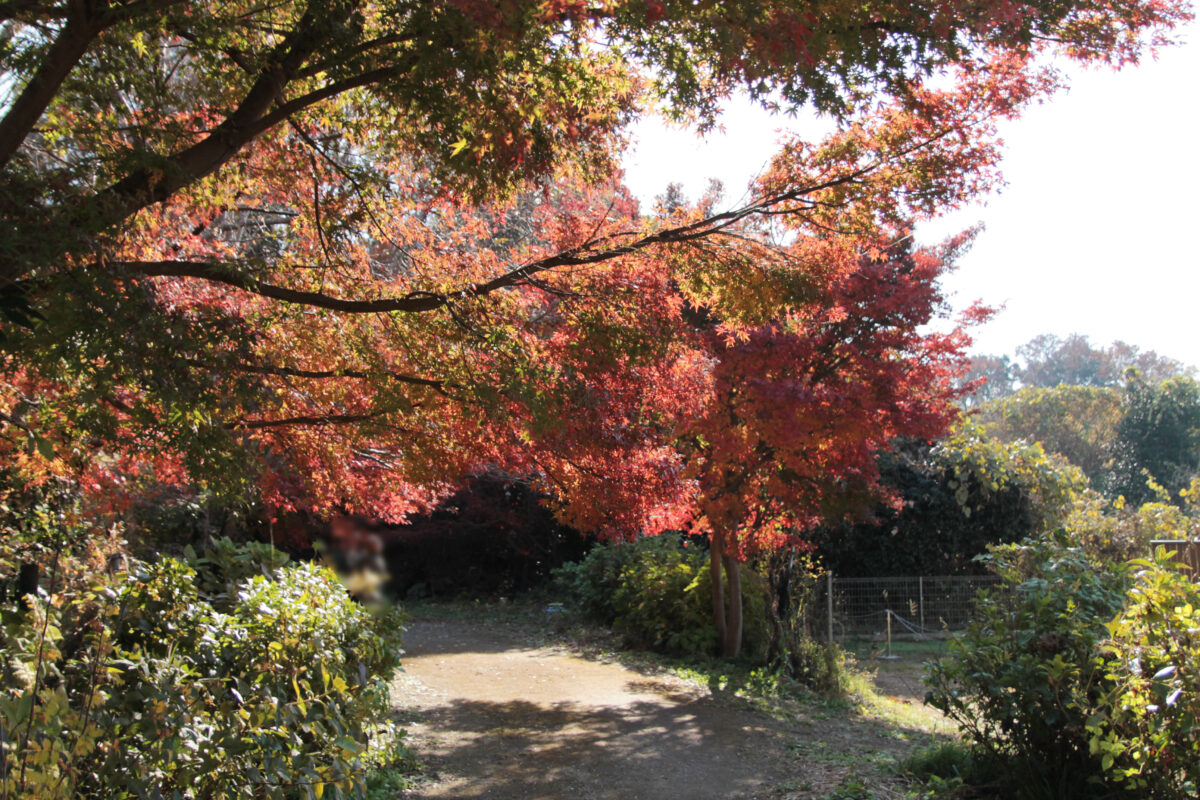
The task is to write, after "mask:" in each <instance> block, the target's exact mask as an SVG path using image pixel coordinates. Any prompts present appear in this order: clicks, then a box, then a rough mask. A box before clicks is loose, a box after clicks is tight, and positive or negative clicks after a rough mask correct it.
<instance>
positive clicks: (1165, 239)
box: [626, 24, 1200, 366]
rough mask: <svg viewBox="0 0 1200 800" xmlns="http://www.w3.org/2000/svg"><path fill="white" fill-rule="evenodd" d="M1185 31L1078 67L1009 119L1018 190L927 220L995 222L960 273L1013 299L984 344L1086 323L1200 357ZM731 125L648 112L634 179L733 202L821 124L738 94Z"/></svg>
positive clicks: (1198, 58)
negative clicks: (1171, 43)
mask: <svg viewBox="0 0 1200 800" xmlns="http://www.w3.org/2000/svg"><path fill="white" fill-rule="evenodd" d="M1183 38H1185V40H1186V43H1185V44H1184V45H1182V46H1180V47H1175V48H1170V49H1167V50H1164V51H1163V52H1162V53H1161V54H1160V56H1159V59H1158V60H1157V61H1149V60H1147V61H1146V62H1145V63H1143V64H1141V65H1140V66H1138V67H1135V68H1130V69H1126V70H1125V71H1123V72H1120V73H1114V72H1112V71H1110V70H1104V71H1102V72H1101V71H1090V70H1082V69H1076V70H1073V71H1072V72H1071V73H1070V74H1071V89H1070V91H1069V92H1067V93H1064V94H1059V95H1057V96H1055V97H1054V98H1052V99H1051V100H1050V101H1049V102H1048V103H1047V104H1045V105H1042V106H1038V107H1036V108H1032V109H1030V110H1028V111H1027V112H1026V114H1025V115H1024V117H1023V118H1022V119H1021V120H1019V121H1018V122H1015V123H1012V124H1009V125H1007V126H1005V127H1004V128H1003V129H1002V131H1003V135H1004V139H1005V142H1006V144H1007V147H1006V155H1005V159H1004V165H1003V169H1004V175H1005V178H1006V180H1007V181H1008V185H1007V187H1006V188H1005V189H1004V191H1003V192H1002V193H1001V194H999V195H998V196H994V197H992V198H990V199H989V201H988V203H987V205H986V206H984V207H974V208H970V209H965V210H964V211H962V212H959V213H957V214H955V215H953V217H951V218H948V219H946V220H939V221H938V222H937V223H935V224H933V225H929V226H926V227H924V228H922V237H923V238H927V239H929V240H937V239H940V238H942V237H943V236H945V235H948V234H950V233H953V232H956V231H958V230H960V229H962V228H966V227H969V226H970V225H972V224H974V223H976V222H983V223H984V224H985V225H986V230H985V231H984V232H983V234H981V235H980V237H979V239H978V240H977V242H976V244H975V247H974V249H973V250H972V251H971V252H970V253H969V254H968V255H967V256H966V257H965V258H964V259H963V260H962V262H961V264H960V269H959V270H958V272H957V273H955V274H954V275H953V276H951V277H950V278H949V280H948V281H947V283H946V288H947V290H948V291H949V292H950V293H951V296H952V298H953V301H954V304H955V306H956V307H958V308H962V307H965V306H967V305H969V304H970V303H971V302H972V301H973V300H975V299H981V300H983V301H984V302H985V303H988V304H990V305H1004V306H1005V310H1004V311H1003V312H1002V313H1001V314H1000V315H999V316H998V317H997V318H996V319H995V320H993V321H992V322H990V323H989V324H988V325H986V326H984V327H982V328H980V329H978V330H977V331H976V336H975V339H976V347H975V350H976V351H978V352H984V353H1007V354H1012V352H1013V351H1014V350H1015V349H1016V347H1017V346H1018V345H1020V344H1023V343H1024V342H1026V341H1028V340H1029V339H1031V338H1033V337H1034V336H1036V335H1038V334H1040V333H1054V334H1058V335H1060V336H1065V335H1066V334H1070V333H1082V334H1085V335H1087V336H1088V337H1090V338H1091V340H1092V343H1093V344H1094V345H1106V344H1108V343H1110V342H1112V341H1114V340H1117V339H1121V340H1124V341H1126V342H1129V343H1130V344H1135V345H1138V346H1139V347H1141V348H1143V349H1151V350H1156V351H1157V352H1158V353H1159V354H1160V355H1164V356H1170V357H1172V358H1176V359H1179V360H1180V361H1184V362H1186V363H1189V364H1193V365H1197V366H1200V25H1196V24H1193V25H1192V26H1190V28H1189V29H1188V30H1186V31H1184V33H1183ZM724 128H725V130H724V133H718V134H714V135H711V136H709V137H708V139H707V140H706V141H700V140H699V139H698V138H697V137H696V135H695V134H694V133H691V132H688V131H682V130H671V129H666V128H664V127H663V126H662V125H661V124H660V123H658V122H655V121H649V122H643V123H642V124H641V125H640V126H639V127H638V128H636V129H635V132H634V134H635V137H636V141H635V147H634V149H633V150H632V151H631V152H630V154H629V155H628V157H627V158H626V179H627V181H628V183H629V185H630V187H631V188H632V189H633V191H634V192H635V193H637V195H638V196H639V197H641V198H642V199H643V200H644V201H649V200H650V199H652V198H653V197H654V196H655V195H657V194H659V193H661V192H662V190H663V189H664V188H665V187H666V185H667V183H669V182H671V181H676V182H679V183H682V184H683V185H684V187H685V189H686V191H687V192H688V194H689V195H691V196H693V197H695V196H696V195H698V194H699V193H700V192H701V191H702V190H703V188H704V187H705V185H706V184H707V180H708V178H710V177H716V178H719V179H721V180H722V181H723V182H724V183H725V186H726V195H727V197H728V204H730V205H734V204H736V201H737V200H738V195H740V194H741V191H742V189H743V187H745V185H746V183H747V181H748V180H749V178H750V177H751V176H753V175H754V174H756V173H757V172H758V171H759V170H760V169H761V168H762V166H763V164H764V162H765V160H766V159H767V157H768V156H769V154H770V153H771V152H772V149H773V145H774V143H775V142H776V141H777V139H778V136H779V133H778V131H779V129H781V128H787V129H800V130H802V131H805V132H807V133H809V134H810V135H813V134H815V133H816V132H818V131H819V129H820V126H819V125H817V124H815V123H813V122H807V123H802V124H798V123H796V121H795V120H788V119H786V118H784V119H779V118H772V117H770V116H768V115H767V114H766V113H765V112H763V111H761V109H758V108H756V107H753V106H752V105H750V104H749V103H735V104H734V105H733V106H732V107H731V108H730V109H728V110H727V113H726V115H725V119H724Z"/></svg>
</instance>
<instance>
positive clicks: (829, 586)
mask: <svg viewBox="0 0 1200 800" xmlns="http://www.w3.org/2000/svg"><path fill="white" fill-rule="evenodd" d="M825 607H826V609H827V611H828V617H829V645H830V646H831V647H832V646H833V573H832V572H826V573H825Z"/></svg>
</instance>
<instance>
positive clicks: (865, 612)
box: [814, 575, 1000, 642]
mask: <svg viewBox="0 0 1200 800" xmlns="http://www.w3.org/2000/svg"><path fill="white" fill-rule="evenodd" d="M822 583H823V584H824V585H823V586H822V587H821V588H822V590H823V591H822V594H823V595H824V596H823V597H821V598H820V600H819V601H818V603H816V604H814V605H816V606H817V608H818V609H819V610H820V611H822V612H824V614H823V615H822V616H824V617H825V620H824V622H825V626H824V627H825V629H826V630H825V631H823V633H825V637H823V638H827V637H828V636H829V635H830V634H832V636H833V637H834V639H836V640H839V641H843V642H844V641H845V640H846V639H847V638H855V639H861V638H864V637H868V638H869V637H882V636H885V635H886V632H887V629H888V617H889V614H890V616H891V618H892V626H891V633H892V637H893V638H906V637H909V638H923V637H937V636H941V635H946V634H949V633H952V632H954V631H958V630H962V629H963V628H965V627H966V625H967V623H968V622H969V621H970V620H971V617H972V614H973V612H974V608H975V598H976V596H977V594H978V593H979V590H980V589H993V590H994V589H996V588H997V587H998V586H999V584H1000V578H999V577H997V576H995V575H985V576H974V575H937V576H921V577H912V578H838V577H833V578H832V579H830V578H829V576H826V578H825V580H824V581H822ZM830 588H832V592H833V602H832V603H830V602H829V596H828V593H829V590H830Z"/></svg>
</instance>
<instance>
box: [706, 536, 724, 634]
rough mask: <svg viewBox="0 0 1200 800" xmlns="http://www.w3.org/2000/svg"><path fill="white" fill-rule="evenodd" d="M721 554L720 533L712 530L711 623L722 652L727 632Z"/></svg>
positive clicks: (710, 566) (710, 559) (710, 554)
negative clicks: (714, 627) (715, 628)
mask: <svg viewBox="0 0 1200 800" xmlns="http://www.w3.org/2000/svg"><path fill="white" fill-rule="evenodd" d="M721 555H722V554H721V534H719V533H717V532H716V531H713V534H712V537H711V538H710V541H709V546H708V574H709V577H710V578H711V579H712V607H713V624H714V625H716V627H717V641H718V642H719V643H720V645H721V650H722V652H724V650H725V639H726V638H727V636H728V633H727V630H726V626H725V586H724V581H723V580H722V579H721V567H722V558H721Z"/></svg>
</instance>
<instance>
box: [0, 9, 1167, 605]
mask: <svg viewBox="0 0 1200 800" xmlns="http://www.w3.org/2000/svg"><path fill="white" fill-rule="evenodd" d="M3 13H4V14H6V15H7V16H8V18H9V19H10V20H11V22H12V24H13V25H15V26H18V27H20V28H21V29H22V30H24V31H26V32H27V33H28V35H27V36H24V37H17V38H14V39H12V40H11V42H10V43H9V44H8V45H6V49H5V50H3V52H0V59H2V63H3V66H4V68H5V69H6V70H7V72H8V74H9V75H11V76H13V81H14V84H19V85H20V86H21V88H20V89H19V90H18V91H16V93H15V95H14V99H13V101H12V103H11V104H10V105H9V106H8V107H7V109H6V111H5V115H4V117H3V119H2V120H0V170H2V172H0V213H2V214H3V225H4V230H5V236H6V239H5V242H4V244H3V253H2V255H3V258H0V291H2V292H3V300H4V305H3V309H4V323H3V325H4V328H3V335H4V340H3V350H2V352H0V358H2V361H0V371H2V374H3V381H2V382H0V413H2V414H3V416H2V417H0V420H3V423H4V424H3V427H2V428H0V431H2V438H0V449H2V450H3V453H4V455H5V457H6V458H7V459H8V460H9V461H10V463H11V464H12V465H13V467H14V469H15V471H16V473H17V474H19V476H20V480H21V481H22V482H24V483H26V484H29V483H36V482H38V481H45V480H48V479H50V478H51V477H58V478H61V479H65V480H71V481H74V482H76V483H77V485H78V486H80V487H81V488H82V489H83V490H85V491H86V492H87V493H88V494H89V497H91V498H92V500H91V502H92V503H94V505H95V508H96V509H97V511H98V512H99V511H104V510H119V509H120V507H121V505H122V503H125V502H128V499H129V498H130V497H132V496H134V495H136V494H137V493H138V492H142V491H144V490H145V489H146V487H147V486H152V485H155V484H162V483H166V484H203V485H206V486H208V487H209V488H212V489H213V490H215V491H219V492H221V493H224V494H227V495H229V496H240V497H251V498H255V499H257V500H261V501H262V502H265V503H266V504H268V505H270V506H272V507H276V508H280V509H296V508H304V509H308V510H312V511H316V512H317V513H329V512H331V511H333V510H335V509H336V510H339V511H345V512H361V513H364V514H369V515H371V516H373V517H378V518H383V519H392V520H398V519H402V518H403V517H404V516H405V515H407V514H409V513H412V512H414V511H417V510H421V509H425V508H429V507H430V506H431V505H432V504H433V503H435V502H436V501H437V499H438V498H439V497H442V496H444V495H445V494H447V493H448V492H449V491H450V490H451V488H452V487H453V486H454V484H455V483H456V482H457V481H459V480H460V479H461V478H462V477H463V476H464V475H467V474H470V473H472V472H474V471H478V470H479V469H481V468H485V467H487V468H495V469H499V470H502V471H504V472H507V473H509V474H514V475H523V476H530V477H531V479H532V480H533V481H534V482H535V483H536V484H537V485H538V488H539V489H541V490H544V491H546V492H548V493H549V494H551V495H552V496H554V497H555V498H556V502H557V504H558V511H559V512H560V513H561V515H562V517H563V518H564V519H565V520H567V521H568V522H570V523H571V524H573V525H576V526H578V527H583V528H588V529H593V530H597V531H599V532H601V533H602V534H606V535H609V536H633V535H638V534H643V533H655V532H659V531H662V530H666V529H671V528H679V527H684V526H689V525H690V526H693V527H696V528H699V529H703V530H706V531H709V532H711V533H712V534H713V536H714V542H715V543H716V545H717V546H716V547H715V548H714V553H716V556H715V558H717V559H718V560H719V559H720V558H721V557H722V556H723V557H724V562H723V563H724V564H725V567H726V570H727V571H729V572H730V575H731V576H732V575H734V574H735V573H736V562H737V560H738V559H740V558H743V557H744V556H746V555H748V554H750V553H754V552H759V551H761V550H764V549H771V548H774V547H777V546H779V545H780V544H782V543H783V542H785V541H788V540H789V539H790V538H791V537H793V536H794V531H796V530H800V529H803V528H804V527H806V526H808V525H811V524H812V523H813V522H814V521H815V520H817V519H818V518H820V517H821V516H823V515H827V514H831V513H833V514H837V513H842V512H843V511H845V510H846V509H847V508H849V504H850V503H851V502H857V501H859V500H861V498H862V497H863V496H865V495H869V494H871V493H872V492H874V491H875V487H876V483H877V477H878V476H877V474H876V473H875V471H874V470H875V468H874V466H873V464H874V461H873V456H874V454H875V452H876V451H877V450H878V448H880V447H883V446H886V443H887V442H888V441H889V440H890V439H891V438H892V437H894V436H897V435H910V436H919V437H929V436H933V435H935V434H936V433H937V432H938V431H939V430H941V429H942V427H943V426H944V425H945V424H946V422H947V419H948V411H947V408H948V405H947V404H948V401H949V400H950V399H951V398H952V397H953V396H954V392H953V391H952V390H951V389H950V388H949V387H950V385H951V383H950V379H951V378H952V377H954V375H955V374H956V373H957V372H958V371H959V370H960V368H961V367H962V363H961V356H962V348H963V347H964V345H965V344H966V339H965V337H964V334H963V333H962V332H961V330H958V329H954V330H951V331H950V332H944V333H938V332H933V329H931V328H928V327H927V325H928V323H930V322H931V321H932V320H933V319H935V318H936V317H938V316H939V315H941V314H942V312H943V311H944V308H943V305H942V298H941V296H940V294H939V292H938V289H937V281H938V278H939V277H940V276H941V275H942V274H943V273H944V272H945V270H947V269H949V268H950V267H951V266H952V264H953V260H954V256H955V253H956V252H957V250H958V248H959V247H961V246H962V245H963V244H964V243H965V239H960V240H956V241H953V242H950V243H948V244H946V245H944V246H942V247H937V248H928V247H921V246H919V245H917V244H914V243H913V242H912V233H911V232H912V226H913V224H914V223H915V222H916V221H917V220H919V219H921V218H925V217H929V216H932V215H935V214H937V213H940V212H941V211H943V210H945V209H947V208H952V207H954V206H956V205H959V204H961V203H963V202H966V201H967V200H970V199H972V198H975V197H977V196H979V195H980V194H981V193H984V192H986V191H988V190H989V189H991V188H992V187H994V186H995V185H996V182H997V180H998V173H997V159H998V153H999V151H998V139H997V137H996V130H995V125H996V122H997V121H998V120H1000V119H1003V118H1009V117H1013V116H1015V115H1017V114H1018V113H1019V112H1020V110H1021V109H1022V108H1023V107H1024V106H1026V105H1027V104H1029V103H1030V102H1034V101H1037V100H1039V99H1041V98H1043V97H1045V96H1046V95H1047V94H1048V93H1049V92H1051V91H1053V89H1054V88H1055V86H1056V79H1055V76H1054V75H1053V73H1051V72H1049V71H1046V70H1045V69H1042V68H1041V67H1038V66H1036V65H1037V64H1038V63H1040V62H1039V61H1038V59H1037V57H1038V55H1039V54H1040V53H1042V52H1043V51H1045V50H1046V49H1048V48H1049V47H1050V46H1051V44H1052V43H1054V44H1055V45H1056V46H1058V47H1059V48H1060V49H1061V50H1064V51H1065V52H1066V54H1067V55H1069V56H1072V57H1075V58H1079V59H1083V60H1089V61H1102V62H1109V63H1113V64H1116V65H1120V64H1124V63H1127V62H1130V61H1134V60H1136V58H1137V57H1138V55H1139V54H1140V53H1142V52H1143V51H1144V49H1145V47H1146V46H1147V45H1148V44H1153V43H1160V42H1161V41H1163V40H1164V38H1165V36H1166V34H1167V33H1168V32H1169V31H1170V29H1171V27H1172V26H1173V25H1175V24H1177V23H1178V22H1179V21H1181V20H1183V19H1185V18H1187V17H1188V12H1187V11H1186V9H1185V8H1184V7H1183V5H1182V4H1180V3H1177V2H1167V1H1166V0H1123V1H1122V2H1116V1H1115V0H1113V1H1110V0H1104V1H1103V2H1101V1H1100V0H1076V2H1071V3H1057V2H1055V3H1051V2H1031V3H1012V2H1009V0H989V2H984V3H960V2H951V3H933V4H922V3H917V4H909V5H904V4H894V3H886V2H883V3H875V2H872V3H867V4H834V6H832V7H830V8H828V9H822V10H821V13H820V14H818V13H817V12H816V11H814V10H813V9H812V8H811V7H809V6H808V5H807V4H799V3H792V2H782V1H781V0H780V1H774V0H773V1H772V2H768V3H762V2H727V3H714V2H701V3H692V2H641V1H640V0H637V1H634V0H631V1H630V2H575V1H574V0H559V1H556V2H545V3H521V2H497V3H493V2H487V0H453V1H451V2H442V3H427V2H419V3H417V2H404V1H403V0H387V2H352V1H351V0H321V1H320V2H316V1H314V2H311V3H308V4H299V3H280V4H260V3H257V2H253V1H252V0H251V1H242V2H233V3H226V4H195V3H174V2H169V1H162V0H133V1H132V2H126V3H119V2H111V3H110V2H99V3H73V2H72V3H67V4H65V5H63V6H61V7H60V6H58V5H47V4H41V3H38V2H32V3H23V2H22V3H11V4H7V5H6V6H5V7H4V9H3ZM930 77H932V78H934V80H933V81H926V79H927V78H930ZM935 85H936V86H937V87H942V88H933V87H934V86H935ZM735 90H737V91H745V92H748V93H749V94H750V95H752V96H753V97H755V98H757V99H759V100H760V101H762V102H764V103H766V104H768V105H778V106H781V107H789V108H790V107H796V106H799V105H801V104H804V103H809V104H812V105H813V106H815V107H816V108H817V109H819V110H822V111H826V112H831V113H833V114H835V115H837V116H838V118H839V119H840V124H839V126H838V128H837V130H836V132H834V133H833V134H831V135H830V136H829V137H827V138H826V139H825V140H823V141H818V142H806V141H801V140H799V139H793V140H790V141H786V142H784V143H783V145H782V147H781V150H780V152H779V154H778V155H777V156H776V158H775V160H774V161H773V163H772V165H771V167H770V169H769V171H768V172H767V173H766V174H765V175H764V176H762V178H761V179H760V180H759V182H758V184H757V185H756V187H755V198H756V199H754V200H753V201H752V202H751V203H749V204H748V205H746V206H743V207H740V208H736V209H731V210H721V208H720V206H719V203H720V199H719V197H718V196H709V197H705V198H702V199H700V200H699V201H698V202H696V203H694V204H689V203H673V204H664V205H663V206H662V207H660V208H656V209H643V208H640V207H639V204H638V203H637V202H636V200H634V199H633V198H632V197H631V196H630V194H629V193H628V192H627V191H626V190H625V189H624V188H623V186H622V185H621V177H620V174H619V171H618V170H617V168H616V167H615V163H616V161H617V156H618V153H619V146H620V144H621V141H622V137H623V126H624V125H625V124H626V123H627V122H628V121H629V120H630V119H632V118H633V117H634V116H635V115H636V114H638V113H641V112H642V111H643V110H644V109H646V108H648V107H660V108H663V109H664V110H665V111H666V112H667V113H668V114H669V115H671V116H674V117H677V118H680V119H691V120H694V121H696V122H697V123H699V124H700V125H701V126H704V125H709V124H711V123H712V122H713V120H714V118H715V117H714V113H715V109H716V108H717V107H718V106H719V104H720V103H721V102H722V100H724V99H725V98H727V97H728V96H729V95H730V94H731V93H732V92H733V91H735ZM980 313H982V312H980ZM967 321H970V320H967ZM714 563H717V561H714ZM719 584H720V582H719V581H714V585H715V586H716V587H717V588H718V591H719ZM718 604H719V602H718ZM734 611H736V609H734ZM734 616H735V617H736V616H737V615H736V614H734Z"/></svg>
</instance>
